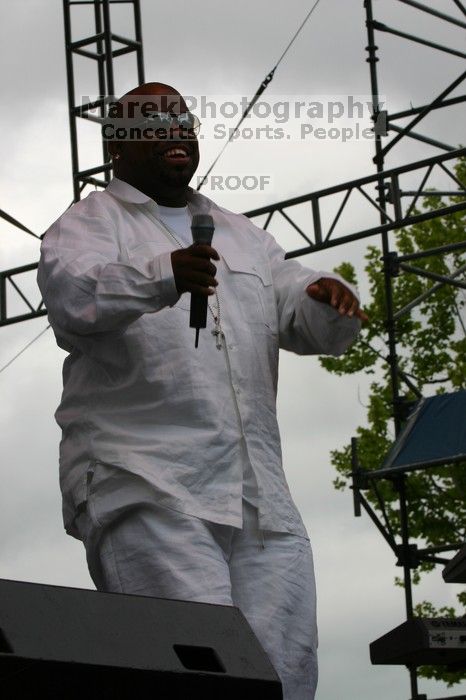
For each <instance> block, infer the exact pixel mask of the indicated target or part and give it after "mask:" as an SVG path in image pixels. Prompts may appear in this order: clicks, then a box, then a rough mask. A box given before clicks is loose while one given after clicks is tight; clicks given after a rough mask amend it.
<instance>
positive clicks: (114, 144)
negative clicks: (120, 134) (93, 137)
mask: <svg viewBox="0 0 466 700" xmlns="http://www.w3.org/2000/svg"><path fill="white" fill-rule="evenodd" d="M121 146H122V144H121V141H108V143H107V149H108V152H109V153H110V155H111V157H112V158H113V159H114V160H119V159H120V158H121Z"/></svg>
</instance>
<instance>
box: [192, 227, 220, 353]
mask: <svg viewBox="0 0 466 700" xmlns="http://www.w3.org/2000/svg"><path fill="white" fill-rule="evenodd" d="M191 231H192V234H193V242H194V243H205V244H206V245H211V243H212V236H213V235H214V220H213V219H212V217H211V216H210V214H195V215H194V216H193V220H192V223H191ZM206 325H207V297H205V296H201V295H200V294H191V308H190V314H189V326H190V328H195V329H196V341H195V343H194V347H196V348H197V346H198V344H199V329H200V328H205V327H206Z"/></svg>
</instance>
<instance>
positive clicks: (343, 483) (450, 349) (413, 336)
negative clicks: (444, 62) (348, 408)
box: [320, 159, 466, 686]
mask: <svg viewBox="0 0 466 700" xmlns="http://www.w3.org/2000/svg"><path fill="white" fill-rule="evenodd" d="M455 174H456V177H457V179H458V180H459V181H460V182H463V183H466V159H462V160H461V161H459V162H458V163H457V164H456V166H455ZM463 186H465V185H463ZM458 201H460V199H459V198H458V197H452V198H450V199H449V203H450V202H451V203H455V202H458ZM445 205H446V204H445V201H443V200H442V199H441V198H440V197H439V196H438V195H432V196H428V197H427V198H425V200H424V201H423V207H424V208H425V209H429V210H432V209H440V208H441V207H443V206H445ZM465 224H466V212H465V211H460V212H457V213H455V214H450V215H448V216H446V217H438V218H436V219H431V220H429V221H425V222H422V223H418V224H415V225H412V226H411V227H409V228H404V229H399V230H397V231H395V232H394V233H393V237H392V239H391V243H390V245H391V248H392V249H395V248H396V250H397V251H398V253H399V254H400V255H406V254H409V253H414V252H418V251H424V250H428V249H431V248H435V247H438V246H441V245H444V244H446V243H455V242H461V241H465V239H466V234H465ZM465 258H466V255H465V250H464V249H463V250H459V251H458V252H454V253H450V254H443V255H433V256H429V257H425V258H421V259H418V260H416V262H413V263H412V264H413V265H415V266H416V267H418V268H422V269H424V270H427V271H430V272H434V273H437V274H440V275H447V276H448V275H450V274H451V273H453V272H454V271H456V270H458V269H459V268H460V267H461V266H464V265H465ZM365 259H366V261H367V265H366V267H365V270H366V272H367V275H368V281H369V288H370V301H369V303H368V304H365V305H364V306H365V311H366V312H367V314H368V315H369V318H370V322H369V323H368V324H366V325H365V326H364V327H363V329H362V331H361V334H360V337H359V339H358V341H357V342H356V343H355V344H354V345H353V346H352V347H351V349H350V350H349V351H348V352H347V353H346V354H345V355H344V356H343V357H340V358H332V357H322V358H320V363H321V365H322V366H323V367H325V369H326V370H328V371H329V372H333V373H335V374H338V375H343V374H353V373H357V372H364V373H366V374H369V375H373V381H372V383H371V385H370V393H369V397H368V400H367V424H366V425H365V426H360V427H358V428H357V429H356V435H357V438H358V457H359V461H360V466H361V467H362V468H363V469H366V470H373V469H377V468H378V467H380V466H381V464H382V462H383V459H384V457H385V456H386V454H387V452H388V450H389V448H390V447H391V445H392V444H393V441H394V438H395V430H394V423H393V407H392V394H391V383H390V369H389V364H388V362H387V359H386V358H387V355H388V347H387V333H386V327H385V319H386V297H385V287H384V273H383V262H382V259H381V251H380V249H379V248H377V247H375V246H369V247H368V250H367V254H366V256H365ZM336 271H337V272H339V273H340V274H341V275H342V276H343V277H344V278H345V279H347V280H348V281H349V282H352V283H354V284H357V278H356V275H355V270H354V268H353V267H352V265H350V264H349V263H343V265H341V266H340V267H339V268H337V269H336ZM465 277H466V273H463V274H462V276H461V277H458V279H462V280H463V281H464V279H465ZM392 283H393V284H392V288H393V300H394V307H395V309H400V308H402V307H404V306H405V305H406V304H408V303H409V302H410V301H412V300H413V299H415V298H416V297H418V296H419V295H421V294H423V293H424V292H427V291H428V290H430V289H432V287H433V286H434V285H435V284H436V283H435V282H434V281H432V280H430V279H427V278H425V277H421V276H419V275H415V274H411V273H410V274H408V273H404V272H402V273H401V274H399V275H398V276H396V277H394V278H393V279H392ZM465 307H466V302H465V292H464V291H463V290H460V289H459V288H458V287H454V286H452V285H441V286H439V287H438V289H437V290H436V291H434V292H433V293H432V294H431V295H430V296H428V297H427V298H426V299H425V300H424V301H423V302H422V303H421V304H420V305H419V306H417V307H414V308H413V309H412V310H411V311H410V312H409V313H407V314H406V315H404V316H403V317H402V318H400V320H399V321H398V322H397V336H396V337H397V353H398V366H399V368H400V370H401V371H402V373H404V375H405V376H407V377H408V379H409V380H411V381H412V382H413V383H414V385H415V386H417V387H418V388H419V389H420V390H421V392H422V395H423V396H429V395H433V394H436V393H443V392H447V391H455V390H459V389H464V388H466V327H465V324H466V321H465ZM400 388H401V391H400V393H401V394H402V395H403V398H405V399H406V400H407V401H413V400H415V399H416V396H415V394H414V392H413V391H412V390H411V389H410V388H409V386H408V385H406V384H404V385H403V386H401V387H400ZM459 427H460V426H459ZM331 462H332V464H333V466H334V467H335V469H336V471H337V476H336V479H335V480H334V482H333V483H334V486H335V488H337V489H340V490H341V489H345V488H348V487H349V485H350V483H351V476H350V475H351V471H352V467H351V445H346V446H344V447H343V448H342V449H337V450H333V451H332V453H331ZM378 488H379V491H380V493H381V495H382V498H383V501H384V502H385V510H386V514H387V518H388V521H389V523H390V526H391V528H392V529H393V532H394V533H395V534H397V535H400V523H399V502H398V494H397V492H396V490H395V489H394V487H393V485H392V482H390V481H387V480H380V481H378ZM365 495H366V497H367V499H368V500H369V501H370V502H371V504H372V505H373V507H374V508H375V509H376V510H378V511H379V512H381V506H380V504H379V501H378V499H377V498H376V495H375V494H374V493H373V492H372V490H369V491H368V492H366V494H365ZM407 500H408V513H409V527H410V536H411V538H413V539H414V540H416V541H417V543H418V544H419V545H420V546H422V547H429V546H432V547H434V546H440V545H447V544H454V543H461V542H464V541H465V539H466V464H465V463H461V464H451V465H447V466H444V467H439V468H437V469H428V470H420V471H416V472H414V473H412V474H410V475H409V478H408V479H407ZM434 566H435V564H432V563H429V562H423V563H421V565H420V566H419V567H418V568H417V569H416V570H414V573H413V583H415V584H417V583H419V581H420V579H421V575H422V573H423V572H427V571H430V570H432V569H433V568H434ZM395 583H396V584H397V585H401V586H402V585H403V583H402V581H401V580H400V579H399V578H396V579H395ZM457 597H458V603H459V608H458V609H457V610H455V609H454V608H447V607H444V608H440V609H438V610H437V609H435V607H434V606H433V605H432V604H431V603H430V602H429V601H423V602H421V603H419V604H418V605H416V606H415V615H417V616H420V617H435V616H445V617H446V616H451V617H458V616H461V615H462V614H464V613H465V612H466V592H462V593H460V594H459V595H458V596H457ZM419 675H421V676H422V677H425V678H436V679H438V680H443V681H445V682H446V683H447V684H448V685H449V686H451V685H453V684H454V683H457V682H459V681H460V680H461V679H463V678H466V673H464V672H463V673H460V672H457V673H451V672H448V671H447V670H446V668H445V667H438V666H426V667H421V668H420V669H419Z"/></svg>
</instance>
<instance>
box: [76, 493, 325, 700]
mask: <svg viewBox="0 0 466 700" xmlns="http://www.w3.org/2000/svg"><path fill="white" fill-rule="evenodd" d="M105 500H106V499H105V495H104V494H102V493H100V494H99V488H98V483H97V484H96V485H95V487H93V490H92V491H91V492H90V494H89V495H88V503H87V511H85V512H83V513H82V514H81V515H80V516H79V518H78V522H77V526H78V529H79V531H80V534H81V535H82V539H83V542H84V545H85V547H86V554H87V561H88V565H89V571H90V574H91V576H92V579H93V581H94V583H95V585H96V587H97V589H98V590H101V591H109V592H118V593H131V594H137V595H149V596H154V597H156V598H172V599H179V600H192V601H198V602H205V603H215V604H219V605H235V606H236V607H238V608H239V609H240V610H241V611H242V613H243V614H244V616H245V617H246V619H247V620H248V622H249V624H250V626H251V627H252V629H253V631H254V633H255V635H256V637H257V638H258V640H259V642H260V643H261V645H262V647H263V648H264V650H265V652H266V654H267V655H268V656H269V659H270V661H271V662H272V664H273V666H274V668H275V670H276V671H277V673H278V675H279V677H280V680H281V682H282V686H283V698H284V700H313V698H314V694H315V689H316V685H317V627H316V595H315V582H314V568H313V560H312V550H311V545H310V543H309V540H307V539H306V538H303V537H297V536H295V535H291V534H288V533H280V532H270V531H264V532H260V531H259V530H258V519H257V510H256V509H255V508H254V507H253V506H252V505H250V504H249V503H247V502H246V501H245V500H243V529H242V530H240V529H238V528H235V527H231V526H229V525H219V524H216V523H211V522H208V521H206V520H201V519H199V518H196V517H194V516H190V515H185V514H183V513H180V512H178V511H175V510H171V509H169V508H165V507H161V506H159V505H158V504H157V503H156V502H154V503H148V502H147V499H144V502H143V503H139V504H136V505H133V506H131V507H128V508H125V509H121V508H120V509H119V512H118V514H117V517H116V518H114V519H112V518H111V517H110V516H109V513H108V512H107V513H105V512H103V510H104V509H105Z"/></svg>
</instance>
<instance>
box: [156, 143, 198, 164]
mask: <svg viewBox="0 0 466 700" xmlns="http://www.w3.org/2000/svg"><path fill="white" fill-rule="evenodd" d="M162 158H163V159H164V160H165V161H168V162H169V163H178V164H183V165H184V164H185V163H189V161H190V160H191V153H190V151H189V149H188V148H187V147H186V146H172V147H171V148H168V149H167V150H166V151H164V152H163V153H162Z"/></svg>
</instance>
